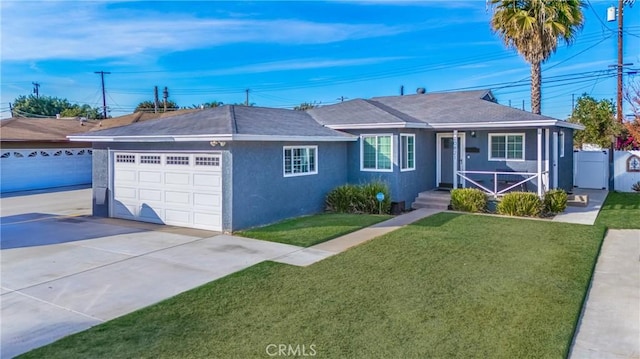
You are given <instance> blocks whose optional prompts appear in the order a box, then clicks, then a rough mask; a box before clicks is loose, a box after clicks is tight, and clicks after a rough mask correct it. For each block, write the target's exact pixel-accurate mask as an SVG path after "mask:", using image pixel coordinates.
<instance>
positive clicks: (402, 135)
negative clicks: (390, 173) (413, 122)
mask: <svg viewBox="0 0 640 359" xmlns="http://www.w3.org/2000/svg"><path fill="white" fill-rule="evenodd" d="M403 137H407V138H413V167H407V168H402V165H403V163H404V157H405V153H404V148H403V147H402V138H403ZM398 146H399V149H398V153H399V154H400V159H399V160H398V164H399V167H400V172H409V171H415V170H416V154H417V151H416V135H415V134H414V133H401V134H400V140H399V141H398Z"/></svg>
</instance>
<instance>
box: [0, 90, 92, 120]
mask: <svg viewBox="0 0 640 359" xmlns="http://www.w3.org/2000/svg"><path fill="white" fill-rule="evenodd" d="M13 115H14V116H16V117H54V116H56V115H60V116H63V117H86V118H89V119H96V118H101V117H102V115H101V111H100V109H99V108H97V107H96V108H93V107H91V106H89V105H78V104H72V103H70V102H69V101H68V100H67V99H61V98H57V97H50V96H40V97H35V96H33V95H29V96H18V97H17V98H16V99H15V100H14V101H13Z"/></svg>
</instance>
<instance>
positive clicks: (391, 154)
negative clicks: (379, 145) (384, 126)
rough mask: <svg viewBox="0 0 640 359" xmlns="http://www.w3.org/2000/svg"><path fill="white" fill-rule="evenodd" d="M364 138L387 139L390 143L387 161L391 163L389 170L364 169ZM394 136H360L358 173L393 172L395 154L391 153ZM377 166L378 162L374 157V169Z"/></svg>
mask: <svg viewBox="0 0 640 359" xmlns="http://www.w3.org/2000/svg"><path fill="white" fill-rule="evenodd" d="M365 137H376V138H377V137H389V139H390V141H391V143H390V151H391V153H389V160H390V161H391V168H389V169H379V168H364V138H365ZM394 137H395V136H393V134H392V133H363V134H360V171H362V172H393V159H394V157H393V154H394V153H395V152H394V151H393V147H394V144H393V142H394V141H393V138H394ZM376 155H377V149H376ZM377 166H378V160H377V156H376V167H377Z"/></svg>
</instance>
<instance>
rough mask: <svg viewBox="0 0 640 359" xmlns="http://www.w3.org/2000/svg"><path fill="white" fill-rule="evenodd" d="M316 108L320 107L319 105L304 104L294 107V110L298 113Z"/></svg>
mask: <svg viewBox="0 0 640 359" xmlns="http://www.w3.org/2000/svg"><path fill="white" fill-rule="evenodd" d="M316 107H318V105H316V104H315V103H309V102H303V103H301V104H300V105H298V106H296V107H294V108H293V109H294V110H298V111H306V110H309V109H312V108H316Z"/></svg>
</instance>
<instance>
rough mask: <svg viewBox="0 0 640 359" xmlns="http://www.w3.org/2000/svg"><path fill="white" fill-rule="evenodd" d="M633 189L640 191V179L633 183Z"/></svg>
mask: <svg viewBox="0 0 640 359" xmlns="http://www.w3.org/2000/svg"><path fill="white" fill-rule="evenodd" d="M631 189H632V190H634V191H636V192H640V181H638V182H636V183H634V184H633V185H631Z"/></svg>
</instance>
